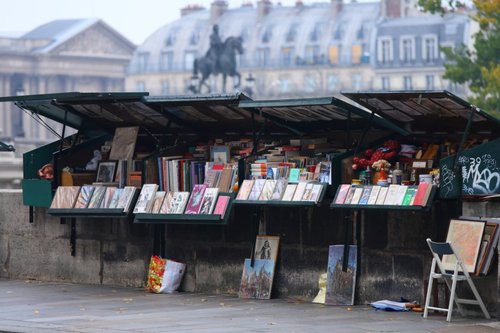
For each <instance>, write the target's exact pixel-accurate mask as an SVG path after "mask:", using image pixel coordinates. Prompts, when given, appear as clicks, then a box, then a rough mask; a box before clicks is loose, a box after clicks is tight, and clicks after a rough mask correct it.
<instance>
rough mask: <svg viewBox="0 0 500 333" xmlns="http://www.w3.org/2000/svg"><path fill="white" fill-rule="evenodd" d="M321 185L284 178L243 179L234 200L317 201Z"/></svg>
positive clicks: (321, 189) (321, 188)
mask: <svg viewBox="0 0 500 333" xmlns="http://www.w3.org/2000/svg"><path fill="white" fill-rule="evenodd" d="M323 187H324V186H323V185H321V184H318V183H313V182H299V183H298V184H289V183H288V180H287V179H286V178H280V179H245V180H244V181H243V183H242V184H241V188H240V190H239V191H238V195H237V196H236V200H260V201H268V200H281V201H312V202H318V200H319V199H320V197H321V192H322V191H323Z"/></svg>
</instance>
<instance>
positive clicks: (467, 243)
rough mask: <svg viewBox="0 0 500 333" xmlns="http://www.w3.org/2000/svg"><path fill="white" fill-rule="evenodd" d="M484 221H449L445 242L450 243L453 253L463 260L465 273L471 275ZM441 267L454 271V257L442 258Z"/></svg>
mask: <svg viewBox="0 0 500 333" xmlns="http://www.w3.org/2000/svg"><path fill="white" fill-rule="evenodd" d="M485 224H486V221H477V220H476V221H474V220H458V219H456V220H455V219H452V220H450V225H449V227H448V235H447V236H446V242H449V243H451V245H452V246H453V249H454V250H455V252H456V253H457V254H458V255H459V257H460V258H461V259H462V260H463V262H464V266H465V268H466V269H467V271H468V272H469V273H471V274H473V273H474V272H475V271H476V266H477V262H478V257H479V250H480V248H481V243H482V240H483V233H484V228H485ZM443 265H444V268H445V269H446V270H450V271H453V270H454V269H455V257H454V256H452V255H445V256H443Z"/></svg>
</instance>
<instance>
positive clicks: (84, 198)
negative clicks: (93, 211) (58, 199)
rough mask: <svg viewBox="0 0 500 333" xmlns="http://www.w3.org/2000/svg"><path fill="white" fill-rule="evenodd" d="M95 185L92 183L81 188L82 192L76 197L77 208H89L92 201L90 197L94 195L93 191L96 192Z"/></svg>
mask: <svg viewBox="0 0 500 333" xmlns="http://www.w3.org/2000/svg"><path fill="white" fill-rule="evenodd" d="M94 189H95V187H94V186H92V185H83V186H82V187H81V188H80V193H78V197H77V198H76V202H75V208H87V206H88V205H89V203H90V198H91V197H92V193H94Z"/></svg>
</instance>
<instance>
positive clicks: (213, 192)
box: [200, 187, 219, 214]
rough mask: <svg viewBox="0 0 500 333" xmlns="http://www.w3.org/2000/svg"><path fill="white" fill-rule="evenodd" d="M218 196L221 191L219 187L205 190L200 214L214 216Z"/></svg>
mask: <svg viewBox="0 0 500 333" xmlns="http://www.w3.org/2000/svg"><path fill="white" fill-rule="evenodd" d="M218 194H219V189H218V188H217V187H209V188H207V189H206V190H205V194H204V195H203V199H202V201H201V209H200V214H212V211H213V210H214V207H215V202H216V201H217V195H218Z"/></svg>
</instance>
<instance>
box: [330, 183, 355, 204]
mask: <svg viewBox="0 0 500 333" xmlns="http://www.w3.org/2000/svg"><path fill="white" fill-rule="evenodd" d="M350 188H351V185H350V184H340V186H339V188H338V189H337V195H336V196H335V201H334V202H335V203H336V204H338V205H341V204H343V203H344V201H345V199H346V197H347V193H349V189H350Z"/></svg>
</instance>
